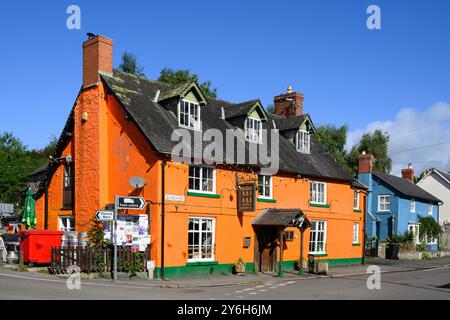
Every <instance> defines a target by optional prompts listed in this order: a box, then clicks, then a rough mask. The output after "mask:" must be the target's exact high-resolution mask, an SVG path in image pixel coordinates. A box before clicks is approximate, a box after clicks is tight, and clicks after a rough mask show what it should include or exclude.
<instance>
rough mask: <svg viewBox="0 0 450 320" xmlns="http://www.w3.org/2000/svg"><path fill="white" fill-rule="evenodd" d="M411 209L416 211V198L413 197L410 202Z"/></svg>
mask: <svg viewBox="0 0 450 320" xmlns="http://www.w3.org/2000/svg"><path fill="white" fill-rule="evenodd" d="M409 211H410V212H416V200H414V199H411V202H410V204H409Z"/></svg>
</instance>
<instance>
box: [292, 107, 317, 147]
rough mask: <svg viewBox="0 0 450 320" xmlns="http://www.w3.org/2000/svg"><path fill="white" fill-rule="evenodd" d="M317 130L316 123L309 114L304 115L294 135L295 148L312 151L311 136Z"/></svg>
mask: <svg viewBox="0 0 450 320" xmlns="http://www.w3.org/2000/svg"><path fill="white" fill-rule="evenodd" d="M315 132H316V129H315V127H314V124H313V123H312V121H311V118H310V117H309V115H305V116H304V117H303V121H302V122H301V124H300V126H299V127H298V130H297V132H296V133H295V137H294V144H295V148H296V149H297V151H298V152H301V153H310V152H311V136H312V135H313V134H314V133H315Z"/></svg>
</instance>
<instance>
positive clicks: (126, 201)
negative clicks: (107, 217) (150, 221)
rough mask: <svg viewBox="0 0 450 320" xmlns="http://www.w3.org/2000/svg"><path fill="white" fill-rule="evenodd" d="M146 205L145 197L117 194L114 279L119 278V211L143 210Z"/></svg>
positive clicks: (114, 218) (115, 200) (114, 225)
mask: <svg viewBox="0 0 450 320" xmlns="http://www.w3.org/2000/svg"><path fill="white" fill-rule="evenodd" d="M144 207H145V199H144V198H142V197H128V196H115V198H114V217H113V243H114V256H113V259H114V265H113V267H114V270H113V279H114V280H117V212H118V210H119V209H126V210H141V209H144Z"/></svg>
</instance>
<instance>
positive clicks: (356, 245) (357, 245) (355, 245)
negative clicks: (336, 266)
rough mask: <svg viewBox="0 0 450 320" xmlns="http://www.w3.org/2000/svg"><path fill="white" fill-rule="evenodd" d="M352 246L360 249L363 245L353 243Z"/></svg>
mask: <svg viewBox="0 0 450 320" xmlns="http://www.w3.org/2000/svg"><path fill="white" fill-rule="evenodd" d="M352 246H354V247H360V246H361V243H352Z"/></svg>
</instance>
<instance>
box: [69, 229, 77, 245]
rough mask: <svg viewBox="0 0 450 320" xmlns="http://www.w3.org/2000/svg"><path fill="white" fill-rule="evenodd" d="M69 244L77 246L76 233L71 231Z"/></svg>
mask: <svg viewBox="0 0 450 320" xmlns="http://www.w3.org/2000/svg"><path fill="white" fill-rule="evenodd" d="M69 246H70V247H77V246H78V235H77V234H76V232H71V233H70V236H69Z"/></svg>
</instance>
